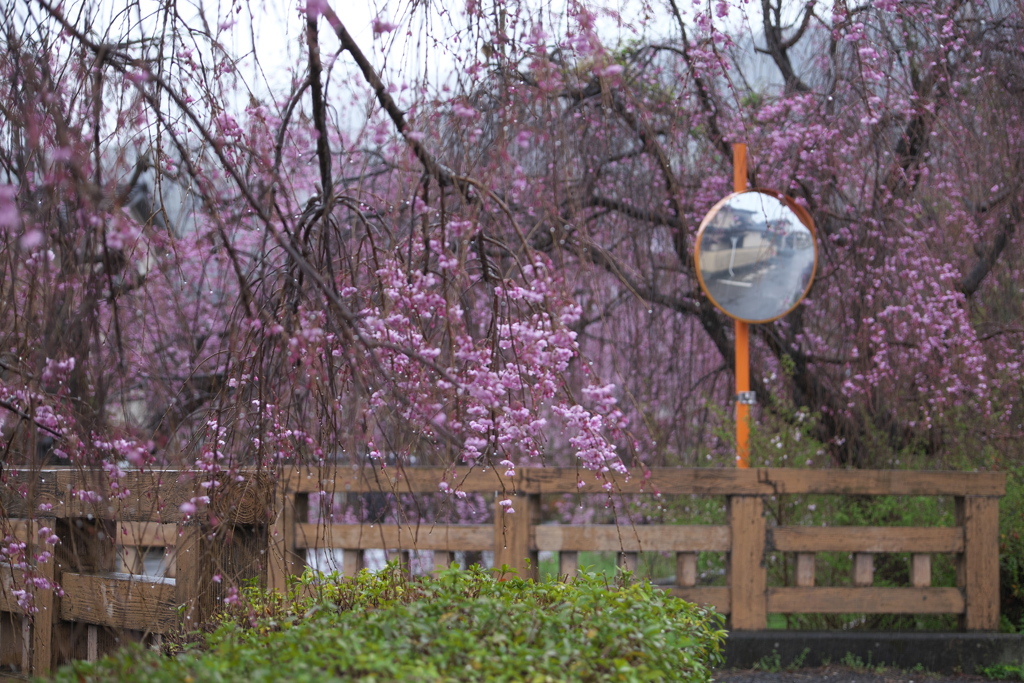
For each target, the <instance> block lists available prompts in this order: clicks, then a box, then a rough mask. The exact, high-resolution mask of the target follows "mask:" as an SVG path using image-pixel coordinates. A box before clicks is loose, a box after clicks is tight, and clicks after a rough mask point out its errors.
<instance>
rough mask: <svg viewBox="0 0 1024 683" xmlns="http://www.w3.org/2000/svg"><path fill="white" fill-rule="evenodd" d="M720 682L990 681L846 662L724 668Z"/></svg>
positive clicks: (856, 682)
mask: <svg viewBox="0 0 1024 683" xmlns="http://www.w3.org/2000/svg"><path fill="white" fill-rule="evenodd" d="M715 681H717V682H718V683H988V681H989V679H987V678H983V677H982V676H947V675H940V674H927V673H917V672H913V671H900V670H898V669H881V670H871V669H868V670H865V669H851V668H849V667H845V666H827V667H822V668H820V669H798V670H796V671H779V672H776V673H772V672H770V671H746V670H739V669H725V670H722V671H718V672H717V673H716V674H715Z"/></svg>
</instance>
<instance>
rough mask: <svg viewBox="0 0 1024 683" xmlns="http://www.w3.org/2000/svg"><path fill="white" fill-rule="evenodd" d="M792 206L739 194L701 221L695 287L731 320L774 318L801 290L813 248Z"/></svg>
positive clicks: (813, 259)
mask: <svg viewBox="0 0 1024 683" xmlns="http://www.w3.org/2000/svg"><path fill="white" fill-rule="evenodd" d="M795 208H796V207H792V208H791V207H790V206H789V205H787V203H786V202H785V201H783V200H782V199H780V198H779V197H776V196H774V195H772V194H768V193H766V192H761V191H756V190H755V191H749V192H742V193H740V194H736V195H733V196H731V197H728V198H727V199H726V200H724V201H723V202H721V203H719V204H718V206H716V207H715V209H712V211H711V213H709V214H708V215H707V217H706V218H705V219H704V222H703V223H702V224H701V227H700V232H699V233H698V235H697V252H696V261H697V270H698V272H699V273H700V279H701V285H702V287H703V288H704V291H705V293H706V294H707V295H708V296H709V297H711V300H712V301H713V302H714V303H715V305H716V306H718V307H719V308H720V309H722V310H723V311H724V312H725V313H727V314H728V315H730V316H732V317H733V318H738V319H739V320H746V321H748V322H767V321H769V320H774V319H776V318H779V317H781V316H783V315H785V314H786V313H787V312H789V310H790V309H792V308H793V307H794V306H796V304H797V303H799V302H800V300H801V299H802V298H803V297H804V296H805V295H806V294H807V290H808V289H809V288H810V285H811V281H812V280H813V278H814V268H815V264H816V261H817V252H816V250H815V245H814V235H813V233H812V232H811V229H810V226H809V225H808V224H806V223H805V222H804V220H801V217H800V216H799V215H798V214H797V211H796V210H795ZM806 220H807V222H808V223H809V222H810V219H809V218H806Z"/></svg>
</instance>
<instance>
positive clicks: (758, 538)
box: [728, 496, 768, 631]
mask: <svg viewBox="0 0 1024 683" xmlns="http://www.w3.org/2000/svg"><path fill="white" fill-rule="evenodd" d="M728 506H729V526H730V527H731V531H732V550H731V551H730V552H729V570H728V576H729V590H730V596H731V598H730V602H731V606H730V607H731V610H730V615H729V616H730V619H731V621H732V628H733V629H735V630H737V631H750V630H757V629H764V628H767V626H768V610H767V607H768V603H767V596H766V594H765V591H766V589H767V584H768V571H767V569H766V568H765V566H764V551H765V519H764V503H763V501H762V500H761V498H760V497H759V496H730V498H729V503H728Z"/></svg>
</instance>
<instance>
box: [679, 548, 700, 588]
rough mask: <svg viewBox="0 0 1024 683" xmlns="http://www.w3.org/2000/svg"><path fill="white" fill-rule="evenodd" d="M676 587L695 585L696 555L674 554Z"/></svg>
mask: <svg viewBox="0 0 1024 683" xmlns="http://www.w3.org/2000/svg"><path fill="white" fill-rule="evenodd" d="M676 585H677V586H685V587H687V588H689V587H692V586H696V585H697V553H676Z"/></svg>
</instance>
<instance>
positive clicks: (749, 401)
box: [736, 391, 757, 406]
mask: <svg viewBox="0 0 1024 683" xmlns="http://www.w3.org/2000/svg"><path fill="white" fill-rule="evenodd" d="M736 402H737V403H739V404H740V405H741V406H756V405H757V394H755V393H754V392H753V391H741V392H739V393H738V394H736Z"/></svg>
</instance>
